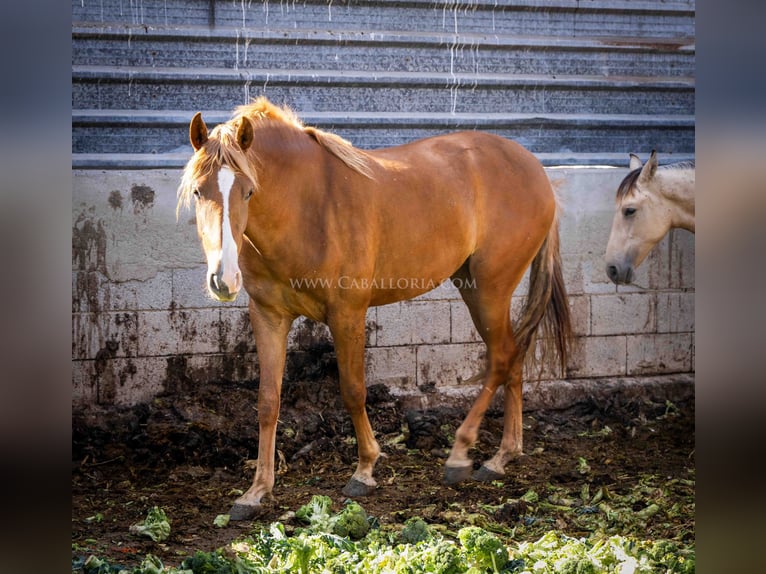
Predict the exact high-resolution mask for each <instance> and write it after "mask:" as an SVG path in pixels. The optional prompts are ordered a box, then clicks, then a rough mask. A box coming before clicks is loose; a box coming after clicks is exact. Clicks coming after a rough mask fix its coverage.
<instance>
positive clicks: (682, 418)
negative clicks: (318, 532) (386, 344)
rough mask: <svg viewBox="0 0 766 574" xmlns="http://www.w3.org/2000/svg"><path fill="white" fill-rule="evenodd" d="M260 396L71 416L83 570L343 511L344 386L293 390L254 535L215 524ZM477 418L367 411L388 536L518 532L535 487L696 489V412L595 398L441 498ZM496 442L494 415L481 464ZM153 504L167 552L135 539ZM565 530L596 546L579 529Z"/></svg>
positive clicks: (246, 464)
mask: <svg viewBox="0 0 766 574" xmlns="http://www.w3.org/2000/svg"><path fill="white" fill-rule="evenodd" d="M256 397H257V384H255V383H253V384H232V383H211V384H208V385H204V386H200V387H197V388H194V389H192V390H187V391H184V392H182V393H178V394H176V395H174V396H164V397H160V398H157V399H156V400H154V401H153V402H152V403H151V404H148V405H142V406H138V407H134V408H130V409H117V408H100V409H97V410H93V411H89V412H88V413H75V414H74V416H73V448H72V452H73V460H72V543H73V546H72V548H73V549H72V556H73V559H74V560H81V559H82V558H83V557H87V556H88V555H89V554H96V555H98V556H99V557H101V558H106V559H107V560H108V561H109V562H111V563H115V564H125V565H128V566H135V565H137V564H138V563H140V561H141V559H142V558H143V557H144V556H145V555H146V554H147V553H152V554H154V555H156V556H159V557H160V558H161V559H162V560H163V562H164V563H165V564H166V565H176V566H177V565H178V564H180V562H181V561H182V560H183V558H184V557H186V556H188V555H190V554H193V553H194V552H195V551H196V550H203V551H211V550H214V549H216V548H219V547H222V546H225V545H227V544H228V543H229V542H231V541H232V540H233V539H235V538H237V537H240V536H244V535H246V534H248V533H250V532H251V531H253V530H255V531H258V530H259V528H260V527H261V526H268V524H270V523H271V522H273V521H276V520H282V521H283V522H285V523H286V525H287V526H288V527H289V526H290V524H291V521H290V518H289V515H286V513H287V512H289V511H295V510H296V509H297V508H298V507H299V506H300V505H302V504H304V503H306V502H307V501H308V500H309V499H310V498H311V496H312V495H313V494H326V495H328V496H330V497H331V498H332V499H333V501H334V504H335V506H336V507H337V508H339V507H340V506H341V504H342V502H343V501H344V497H343V495H342V494H341V489H342V487H343V485H344V484H345V482H346V481H347V480H348V478H349V477H350V476H351V474H352V472H353V469H354V467H355V462H356V445H355V441H354V438H353V437H354V435H353V430H352V427H351V422H350V419H349V417H348V415H347V414H346V413H345V411H344V410H343V409H342V406H341V404H340V400H339V398H338V391H337V383H336V382H334V381H333V380H331V379H327V380H324V381H320V382H317V381H312V382H305V383H303V382H288V383H285V386H284V389H283V402H282V411H281V413H282V414H281V418H280V425H279V427H278V435H277V448H278V475H277V481H276V486H275V490H274V495H275V496H274V499H273V500H272V501H271V502H270V503H269V504H268V505H266V506H265V507H264V509H263V511H262V514H261V515H260V516H259V517H257V519H256V520H255V521H253V522H237V523H230V524H229V525H228V526H226V527H224V528H218V527H215V526H214V525H213V520H214V519H215V517H216V516H217V515H218V514H223V513H226V512H228V509H229V507H230V505H231V503H232V501H233V500H234V499H235V498H236V497H237V496H238V494H239V493H240V492H241V491H243V490H245V489H247V487H248V486H249V485H250V482H251V480H252V475H253V470H252V468H253V463H254V460H253V459H255V458H256V457H257V438H258V429H257V411H256V404H257V403H256ZM467 407H468V405H466V408H465V409H460V408H442V409H435V410H429V411H412V410H407V409H406V408H404V407H403V405H402V404H400V402H399V401H398V400H397V399H396V398H395V397H392V396H391V395H390V394H389V393H388V391H387V389H386V388H385V387H383V386H373V387H370V390H369V396H368V412H369V415H370V420H371V422H372V426H373V428H374V430H375V433H376V437H377V438H378V440H379V442H380V445H381V447H382V449H383V452H384V453H385V455H386V457H385V458H381V460H380V461H379V462H378V465H377V467H376V473H375V475H376V479H377V481H378V485H379V486H378V489H377V491H376V493H375V494H373V495H372V496H370V497H367V498H365V499H362V500H360V502H361V503H362V505H363V506H364V507H365V509H366V510H367V511H368V513H369V514H370V515H372V516H375V517H377V518H378V519H379V520H380V523H381V524H382V525H383V526H395V525H397V524H401V523H403V522H404V521H405V520H406V519H407V518H409V517H410V516H413V515H418V516H421V517H423V518H425V519H426V520H427V521H429V522H433V523H442V524H447V525H448V527H450V528H456V527H458V526H460V524H459V522H460V520H461V519H460V517H461V516H462V517H466V516H475V515H476V514H481V513H485V514H487V515H490V516H489V517H490V518H491V519H492V520H493V521H495V522H499V523H502V524H506V525H507V526H508V527H513V526H514V525H515V524H516V523H518V521H520V520H522V519H523V512H520V511H519V509H518V508H516V507H511V506H509V505H508V504H505V505H504V502H506V501H508V500H509V499H516V498H519V497H521V496H522V495H523V494H524V493H525V492H527V491H528V490H529V489H534V490H536V491H537V492H540V493H543V494H544V493H545V492H546V489H550V488H552V487H555V486H558V485H565V486H567V487H571V489H572V490H573V491H579V488H580V487H581V486H582V485H583V484H585V483H588V485H589V487H590V488H591V490H594V489H595V488H597V487H600V486H605V487H608V488H609V490H610V491H611V492H615V493H617V492H621V491H628V490H629V489H630V488H632V487H634V486H635V485H636V484H637V483H638V481H639V480H640V479H641V477H642V476H646V475H656V476H661V477H663V478H666V479H667V480H669V481H670V480H673V479H680V480H688V479H689V478H690V477H691V479H693V478H694V477H693V469H694V464H695V461H694V402H693V399H690V400H688V401H684V402H683V403H678V404H674V405H668V404H667V403H666V402H665V401H664V400H662V401H652V400H651V399H648V398H642V399H631V400H630V401H628V402H627V403H623V404H615V402H614V401H603V400H602V401H601V402H600V403H597V402H596V401H595V400H594V399H587V400H585V401H584V402H582V403H580V404H577V405H575V406H572V407H569V408H568V409H566V410H557V411H542V410H538V411H531V412H525V413H524V445H525V453H527V454H526V456H524V457H523V458H521V459H519V460H517V461H514V462H512V463H511V464H509V465H508V467H507V469H506V476H505V477H504V479H503V480H502V481H496V482H495V483H492V484H484V483H477V482H467V483H464V484H461V485H458V486H456V487H448V486H444V485H442V483H441V480H442V472H443V464H444V460H445V458H446V455H447V452H448V447H449V445H450V444H451V441H452V439H453V437H454V432H455V429H456V428H457V427H458V425H459V424H460V422H461V421H462V419H463V417H464V416H465V413H466V410H467ZM669 411H671V414H672V416H667V415H668V414H669ZM501 434H502V413H501V412H498V411H493V410H490V411H489V412H488V414H487V417H486V418H485V421H484V423H483V425H482V429H481V432H480V437H479V441H478V444H477V445H476V448H475V452H474V453H473V455H474V460H475V461H476V464H477V465H478V463H479V462H481V461H482V460H484V459H485V458H488V457H489V456H491V455H492V454H493V453H494V451H495V449H496V448H497V446H498V444H499V441H500V437H501ZM580 458H582V459H585V460H586V461H587V463H588V464H589V466H590V469H591V470H590V471H589V472H588V473H587V474H583V473H582V472H579V470H578V461H579V460H580ZM155 505H156V506H159V507H162V508H163V509H165V511H166V512H167V514H168V516H169V518H170V520H171V523H172V531H171V535H170V538H169V539H167V540H166V541H164V542H162V543H155V542H152V541H151V540H150V539H148V538H140V537H136V536H134V535H132V534H130V532H129V529H130V526H131V525H132V524H135V523H137V522H140V521H141V520H143V519H144V518H145V516H146V512H147V510H148V509H150V508H151V507H152V506H155ZM498 509H499V510H498ZM456 510H459V512H456ZM522 510H523V509H522ZM456 516H457V518H456ZM684 520H685V521H686V524H683V525H681V524H676V523H674V520H673V519H669V520H665V521H660V522H657V523H656V524H654V525H651V526H650V527H648V529H649V531H648V532H647V536H651V537H656V538H659V537H667V538H672V537H674V536H677V534H678V532H679V529H683V530H684V531H686V532H688V534H687V536H688V537H690V538H691V539H693V523H692V524H691V525H690V524H689V518H688V517H686V518H685V519H684ZM566 526H567V525H566V524H550V525H549V527H551V528H554V527H562V528H564V527H566ZM570 526H571V525H570ZM567 533H568V534H570V535H582V536H585V535H587V534H588V533H587V532H574V531H571V528H570V529H569V531H567ZM532 534H533V533H532V532H531V531H530V532H529V535H532Z"/></svg>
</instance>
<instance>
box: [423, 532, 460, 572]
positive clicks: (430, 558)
mask: <svg viewBox="0 0 766 574" xmlns="http://www.w3.org/2000/svg"><path fill="white" fill-rule="evenodd" d="M424 558H425V560H424V565H425V566H426V572H434V573H436V574H459V573H460V572H465V571H466V565H465V562H464V561H463V558H462V557H461V556H460V551H459V550H458V549H457V546H455V545H454V544H452V543H450V542H447V541H446V540H439V541H438V542H436V543H435V544H431V545H430V546H429V548H428V549H427V550H426V554H425V556H424Z"/></svg>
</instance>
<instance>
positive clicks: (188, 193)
mask: <svg viewBox="0 0 766 574" xmlns="http://www.w3.org/2000/svg"><path fill="white" fill-rule="evenodd" d="M240 118H247V119H248V120H249V121H251V122H253V123H254V124H255V125H254V127H255V128H256V129H257V127H258V123H259V122H261V121H267V120H271V121H276V122H280V123H283V124H285V125H286V126H289V127H292V128H294V129H296V130H300V131H302V132H304V133H306V134H307V135H309V136H310V137H312V138H314V139H315V140H316V141H317V142H318V143H319V144H320V145H321V146H322V147H324V148H325V149H326V150H327V151H329V152H330V153H331V154H333V155H334V156H336V157H337V158H338V159H340V160H341V161H342V162H343V163H344V164H346V165H347V166H348V167H349V168H351V169H353V170H354V171H356V172H357V173H359V174H361V175H363V176H365V177H368V178H370V179H374V178H373V173H374V171H373V170H374V166H375V165H376V164H377V161H376V160H375V159H374V158H373V157H371V156H370V155H368V154H367V153H365V152H364V151H362V150H360V149H357V148H355V147H354V146H353V145H352V144H351V143H350V142H349V141H347V140H345V139H343V138H342V137H340V136H338V135H335V134H332V133H329V132H325V131H322V130H320V129H317V128H314V127H310V126H304V125H303V122H301V120H300V119H299V118H298V116H297V115H296V114H295V112H294V111H293V110H291V109H290V108H289V107H287V106H282V107H278V106H275V105H274V104H272V103H271V102H270V101H268V100H267V99H266V98H265V97H263V96H261V97H259V98H257V99H255V100H253V101H252V102H250V103H249V104H245V105H242V106H239V107H237V108H236V109H235V110H234V114H233V116H232V118H231V119H230V120H229V121H228V122H226V123H223V124H219V125H217V126H216V127H215V128H213V129H212V130H211V132H210V136H209V137H208V139H207V141H206V142H205V144H204V145H203V146H202V147H201V148H200V149H199V150H198V151H197V152H196V153H195V154H194V155H193V156H192V158H191V159H190V160H189V162H188V163H187V164H186V167H185V168H184V172H183V176H182V177H181V184H180V185H179V187H178V206H177V208H176V215H177V214H178V212H179V211H180V209H181V207H182V206H183V207H187V208H188V207H189V204H190V203H191V197H192V194H193V192H194V187H195V185H196V182H197V180H199V179H200V178H202V177H205V176H207V175H210V174H211V173H212V172H213V171H214V170H216V169H220V167H221V166H223V165H228V166H229V167H231V168H232V169H233V170H235V171H237V172H239V173H241V174H242V175H245V176H246V177H248V178H249V179H250V180H251V181H252V183H253V186H254V187H255V188H256V189H257V187H258V182H257V179H256V177H255V172H254V171H253V169H252V167H251V162H250V161H249V160H248V158H247V155H246V153H245V152H242V150H240V148H239V145H238V143H237V137H236V136H237V126H238V124H239V121H240Z"/></svg>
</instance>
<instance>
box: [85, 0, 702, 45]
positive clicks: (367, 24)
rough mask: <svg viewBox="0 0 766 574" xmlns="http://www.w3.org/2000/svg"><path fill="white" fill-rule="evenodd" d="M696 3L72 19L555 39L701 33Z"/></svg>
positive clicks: (350, 1) (367, 3)
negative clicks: (697, 27) (547, 36)
mask: <svg viewBox="0 0 766 574" xmlns="http://www.w3.org/2000/svg"><path fill="white" fill-rule="evenodd" d="M694 11H695V1H694V0H676V1H672V0H671V1H664V0H654V1H647V0H644V1H635V0H621V1H609V0H549V1H544V0H466V1H456V0H396V1H391V0H345V1H344V0H301V1H300V2H296V1H295V0H280V1H279V2H276V1H275V0H260V1H251V0H239V1H234V0H226V1H224V0H217V1H213V0H163V2H154V3H149V2H143V1H141V0H135V1H133V0H131V1H130V2H128V1H127V0H98V1H96V0H72V21H73V22H98V23H124V24H140V25H143V26H175V25H179V24H180V25H194V26H208V27H211V28H214V27H220V26H229V27H238V28H262V29H267V28H277V29H279V28H285V29H298V28H308V29H317V28H319V27H320V26H322V25H324V26H325V27H327V28H328V29H329V28H332V29H333V30H358V29H360V28H361V29H366V30H409V31H432V30H435V29H438V30H444V31H447V32H454V33H469V32H474V33H475V32H478V33H497V34H550V35H555V36H575V37H577V36H586V37H592V36H615V37H619V36H625V35H627V36H635V35H637V34H638V35H641V36H647V37H652V38H657V37H661V38H674V37H676V38H677V37H693V36H694Z"/></svg>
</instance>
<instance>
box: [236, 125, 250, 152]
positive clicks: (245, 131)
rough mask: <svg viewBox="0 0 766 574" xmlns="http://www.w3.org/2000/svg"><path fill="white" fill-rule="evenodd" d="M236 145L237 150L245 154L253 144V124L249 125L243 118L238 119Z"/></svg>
mask: <svg viewBox="0 0 766 574" xmlns="http://www.w3.org/2000/svg"><path fill="white" fill-rule="evenodd" d="M237 143H238V144H239V149H241V150H242V151H243V152H246V151H247V149H248V148H249V147H250V144H252V143H253V124H251V123H250V120H248V119H247V118H245V117H242V118H240V119H239V127H238V128H237Z"/></svg>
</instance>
